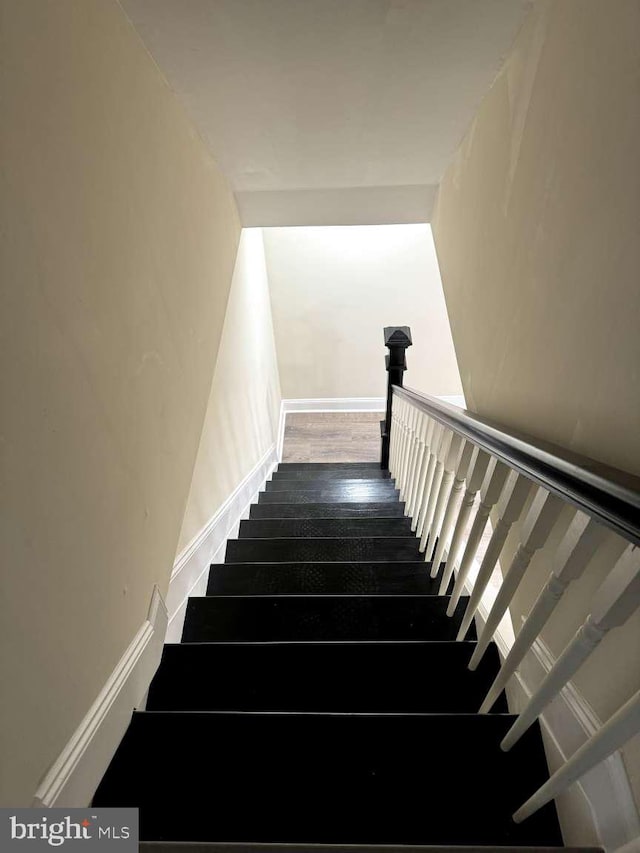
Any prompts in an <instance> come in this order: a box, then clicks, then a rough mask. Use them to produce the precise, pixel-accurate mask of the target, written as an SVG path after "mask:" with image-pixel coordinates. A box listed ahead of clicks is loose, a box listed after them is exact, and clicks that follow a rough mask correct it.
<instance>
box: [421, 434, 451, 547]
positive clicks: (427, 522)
mask: <svg viewBox="0 0 640 853" xmlns="http://www.w3.org/2000/svg"><path fill="white" fill-rule="evenodd" d="M453 435H454V434H453V432H452V431H451V430H450V429H449V428H448V427H444V428H443V430H442V437H441V439H440V444H439V446H438V450H437V454H436V467H435V468H434V471H433V480H432V482H431V493H430V495H429V503H428V504H427V509H426V512H425V514H424V523H423V525H422V531H421V536H420V551H424V550H425V548H426V547H427V538H428V536H429V533H430V532H431V525H432V524H433V517H434V515H435V511H436V502H437V500H438V494H439V492H440V486H441V485H442V477H443V475H444V462H445V459H446V458H447V455H448V453H449V448H450V447H451V440H452V438H453Z"/></svg>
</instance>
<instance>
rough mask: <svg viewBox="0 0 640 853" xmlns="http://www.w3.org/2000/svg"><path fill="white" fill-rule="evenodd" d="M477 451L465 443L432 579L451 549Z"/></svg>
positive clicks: (435, 556) (436, 553) (441, 534)
mask: <svg viewBox="0 0 640 853" xmlns="http://www.w3.org/2000/svg"><path fill="white" fill-rule="evenodd" d="M475 450H476V448H475V446H474V445H473V444H472V442H470V441H464V442H463V447H462V452H461V454H460V457H459V459H458V464H457V466H456V472H455V477H454V480H453V485H452V486H451V492H450V493H449V499H448V500H447V508H446V510H445V513H444V518H443V519H442V526H441V528H440V535H439V537H438V546H437V548H436V552H435V555H434V557H433V560H432V567H435V574H434V571H433V568H432V572H431V576H432V577H435V575H436V574H437V572H438V568H439V566H440V563H441V562H442V560H443V557H444V555H445V551H446V550H447V548H448V547H449V544H450V540H451V535H452V532H453V527H454V524H455V519H456V510H457V509H459V507H458V498H459V496H460V492H461V491H462V487H463V486H464V481H465V479H466V477H467V473H468V471H469V468H470V467H471V464H472V462H473V459H474V458H475V457H474V453H475Z"/></svg>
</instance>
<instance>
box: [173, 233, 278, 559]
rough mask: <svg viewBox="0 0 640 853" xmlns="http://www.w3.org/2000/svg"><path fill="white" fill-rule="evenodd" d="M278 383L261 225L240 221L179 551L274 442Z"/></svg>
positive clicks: (200, 528) (198, 531)
mask: <svg viewBox="0 0 640 853" xmlns="http://www.w3.org/2000/svg"><path fill="white" fill-rule="evenodd" d="M279 416H280V383H279V380H278V364H277V360H276V348H275V341H274V336H273V326H272V322H271V305H270V302H269V285H268V281H267V270H266V267H265V258H264V246H263V242H262V230H261V229H260V228H244V229H243V230H242V236H241V237H240V245H239V247H238V256H237V258H236V265H235V270H234V273H233V281H232V284H231V291H230V293H229V303H228V305H227V313H226V315H225V319H224V327H223V331H222V338H221V341H220V349H219V350H218V357H217V360H216V369H215V373H214V377H213V383H212V385H211V393H210V394H209V404H208V407H207V414H206V417H205V421H204V426H203V429H202V436H201V438H200V447H199V450H198V457H197V459H196V464H195V468H194V472H193V479H192V481H191V490H190V493H189V500H188V502H187V508H186V511H185V515H184V521H183V523H182V532H181V534H180V544H179V548H178V550H179V551H182V549H183V548H185V547H186V546H187V545H188V544H189V542H190V541H192V539H193V538H194V537H195V536H197V535H198V534H199V533H200V531H201V530H202V528H203V527H204V526H205V525H206V524H207V522H209V520H210V519H211V518H212V516H213V515H215V513H216V512H217V510H218V509H219V508H220V506H221V504H222V503H223V502H224V501H225V500H226V499H227V498H228V497H229V495H230V494H231V492H233V490H234V489H235V488H236V486H237V485H238V484H239V483H240V482H241V481H242V480H243V478H244V477H245V476H246V475H247V474H248V473H249V472H250V471H251V469H252V468H253V467H254V465H256V463H257V462H258V461H259V460H260V459H261V458H262V457H263V456H264V454H265V453H266V452H267V451H268V450H269V448H271V447H274V446H275V443H276V438H277V433H278V420H279Z"/></svg>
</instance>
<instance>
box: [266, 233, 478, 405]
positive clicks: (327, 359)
mask: <svg viewBox="0 0 640 853" xmlns="http://www.w3.org/2000/svg"><path fill="white" fill-rule="evenodd" d="M264 243H265V251H266V258H267V269H268V274H269V286H270V290H271V303H272V310H273V322H274V329H275V335H276V344H277V350H278V365H279V369H280V383H281V387H282V396H283V397H285V398H326V397H331V398H338V397H382V396H383V395H384V394H385V387H386V372H385V367H384V356H385V354H386V353H387V350H386V349H385V347H384V341H383V331H382V330H383V328H384V326H392V325H408V326H410V327H411V333H412V336H413V341H414V345H413V347H411V349H409V350H408V352H407V362H408V365H409V369H408V371H407V373H406V374H405V384H407V385H409V386H412V387H415V388H417V389H419V390H420V391H425V392H427V393H430V394H460V393H461V392H462V387H461V384H460V377H459V374H458V367H457V363H456V359H455V353H454V349H453V343H452V340H451V332H450V329H449V321H448V318H447V312H446V308H445V303H444V298H443V294H442V284H441V281H440V273H439V271H438V264H437V260H436V255H435V250H434V246H433V240H432V236H431V229H430V227H429V226H428V225H376V226H352V227H300V228H265V229H264Z"/></svg>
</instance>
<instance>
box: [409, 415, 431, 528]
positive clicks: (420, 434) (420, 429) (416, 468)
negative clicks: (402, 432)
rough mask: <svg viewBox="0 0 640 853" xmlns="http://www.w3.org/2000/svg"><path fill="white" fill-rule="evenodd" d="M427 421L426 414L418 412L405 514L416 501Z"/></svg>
mask: <svg viewBox="0 0 640 853" xmlns="http://www.w3.org/2000/svg"><path fill="white" fill-rule="evenodd" d="M428 421H429V418H428V416H427V415H425V414H424V412H420V413H419V419H418V425H417V427H416V439H417V441H416V456H415V461H414V465H413V473H412V475H411V482H410V483H409V489H408V491H407V500H406V503H405V507H404V514H405V515H412V514H413V507H414V506H415V502H416V493H417V491H418V484H419V481H420V473H421V471H422V463H423V460H424V454H425V447H426V445H425V435H426V431H427V424H428Z"/></svg>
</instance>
